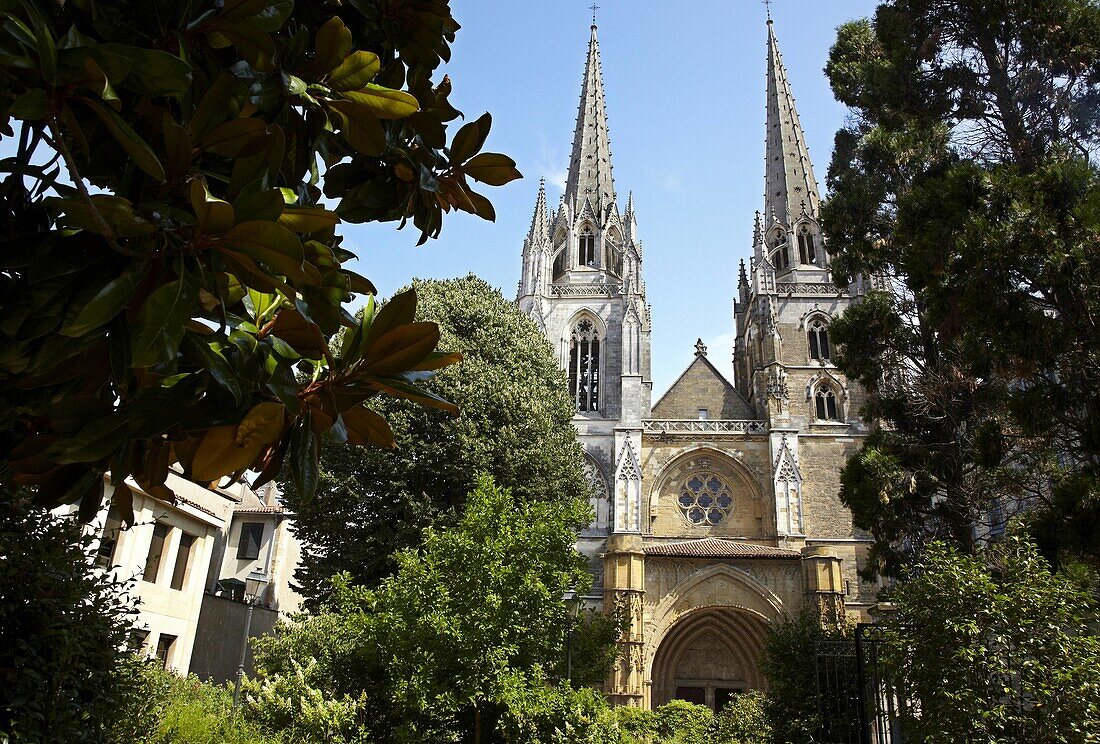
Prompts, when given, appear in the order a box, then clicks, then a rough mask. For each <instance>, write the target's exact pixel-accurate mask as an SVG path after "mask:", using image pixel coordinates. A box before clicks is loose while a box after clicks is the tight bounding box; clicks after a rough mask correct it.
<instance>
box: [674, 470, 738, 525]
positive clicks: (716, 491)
mask: <svg viewBox="0 0 1100 744" xmlns="http://www.w3.org/2000/svg"><path fill="white" fill-rule="evenodd" d="M679 504H680V511H682V512H683V513H684V516H685V517H687V518H688V521H690V522H691V523H692V524H698V525H714V524H718V523H719V522H721V521H722V520H723V519H724V518H725V516H726V515H727V514H729V512H730V508H731V507H732V506H733V496H731V495H730V489H729V486H727V485H726V482H725V481H724V480H722V477H721V476H719V475H717V474H715V473H694V474H692V475H690V476H688V479H687V480H686V481H684V484H683V487H682V488H681V489H680V498H679Z"/></svg>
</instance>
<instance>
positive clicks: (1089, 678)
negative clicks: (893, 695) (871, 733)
mask: <svg viewBox="0 0 1100 744" xmlns="http://www.w3.org/2000/svg"><path fill="white" fill-rule="evenodd" d="M1091 579H1092V580H1091V582H1089V583H1091V584H1092V586H1090V587H1087V588H1082V587H1080V586H1076V585H1075V584H1074V583H1073V582H1071V581H1070V580H1069V579H1067V578H1066V577H1065V576H1062V575H1060V574H1056V573H1052V572H1051V570H1050V565H1049V564H1048V563H1047V562H1046V561H1045V560H1043V558H1041V557H1040V556H1039V554H1038V552H1037V550H1036V549H1035V546H1034V545H1033V544H1032V543H1030V542H1029V541H1028V540H1027V539H1024V538H1021V537H1019V536H1012V537H1009V538H1007V539H1006V540H1004V541H1002V542H1000V543H998V544H997V545H994V546H993V547H991V548H989V549H988V550H987V551H983V552H982V553H981V554H980V555H979V556H976V557H974V556H967V555H963V554H960V553H959V552H958V551H957V550H954V549H952V548H950V547H948V546H946V545H944V544H942V543H935V544H933V545H931V546H930V547H929V549H928V550H927V551H926V552H925V554H924V556H923V557H922V558H921V560H920V561H919V562H918V563H917V564H916V565H915V566H914V567H913V568H912V569H910V570H909V571H907V572H906V574H905V581H903V582H899V583H898V585H897V588H896V590H895V592H894V596H893V599H894V600H895V601H896V612H895V613H892V614H891V615H890V616H888V618H887V622H886V624H887V628H888V629H889V635H888V643H887V645H886V648H887V649H888V653H889V661H890V663H891V665H892V666H893V667H894V668H895V669H896V670H898V671H897V673H896V674H897V677H896V681H897V683H898V684H899V686H900V688H901V689H904V690H907V691H908V693H909V694H910V696H911V699H912V700H913V701H915V702H918V703H919V708H918V710H919V715H918V716H916V717H915V718H913V719H911V720H909V721H908V722H907V726H908V727H910V728H911V731H910V732H909V733H908V735H907V736H906V741H910V740H912V741H917V742H947V741H983V742H993V743H995V744H1002V743H1003V744H1009V743H1010V742H1012V743H1014V742H1023V741H1027V742H1042V743H1043V744H1046V743H1047V742H1050V743H1052V744H1053V743H1054V742H1059V743H1061V742H1081V743H1083V742H1089V741H1095V740H1096V738H1097V737H1098V736H1100V639H1098V638H1097V636H1096V635H1095V634H1093V633H1092V632H1090V630H1089V628H1095V623H1096V620H1097V614H1096V600H1095V596H1094V593H1093V590H1094V589H1095V575H1094V574H1093V575H1092V576H1091Z"/></svg>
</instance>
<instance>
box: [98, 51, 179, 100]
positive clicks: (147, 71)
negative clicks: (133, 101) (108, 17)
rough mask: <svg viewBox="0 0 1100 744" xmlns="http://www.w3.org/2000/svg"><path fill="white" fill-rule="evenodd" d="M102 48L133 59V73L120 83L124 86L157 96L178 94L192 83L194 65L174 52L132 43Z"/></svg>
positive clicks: (131, 70)
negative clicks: (192, 67) (192, 66)
mask: <svg viewBox="0 0 1100 744" xmlns="http://www.w3.org/2000/svg"><path fill="white" fill-rule="evenodd" d="M99 48H100V49H101V50H102V51H105V52H109V53H111V54H114V55H117V56H119V57H123V58H125V59H127V60H128V61H129V62H130V74H129V75H127V76H126V78H125V79H124V80H123V81H122V82H121V83H120V85H121V86H122V87H124V88H129V89H130V90H132V91H135V92H137V93H141V94H142V95H146V96H153V97H157V96H174V95H178V94H180V93H182V92H183V91H185V90H187V87H188V86H189V85H191V65H189V64H187V63H186V62H184V61H183V60H182V59H180V58H179V57H177V56H175V55H174V54H169V53H168V52H163V51H160V50H159V49H148V48H146V47H137V46H130V45H128V44H115V43H111V44H101V45H100V47H99Z"/></svg>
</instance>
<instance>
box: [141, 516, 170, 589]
mask: <svg viewBox="0 0 1100 744" xmlns="http://www.w3.org/2000/svg"><path fill="white" fill-rule="evenodd" d="M170 529H171V527H169V526H168V525H166V524H164V523H163V522H157V523H156V524H155V525H153V539H152V540H150V541H149V555H147V556H146V557H145V573H143V574H142V575H141V578H142V580H143V581H148V582H149V583H150V584H155V583H156V581H157V574H159V573H160V557H161V554H162V553H163V552H164V541H165V540H166V539H168V531H169V530H170Z"/></svg>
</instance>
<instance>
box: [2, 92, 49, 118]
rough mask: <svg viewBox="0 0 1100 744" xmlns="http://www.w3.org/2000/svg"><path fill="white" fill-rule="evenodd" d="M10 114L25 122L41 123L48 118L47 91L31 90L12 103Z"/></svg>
mask: <svg viewBox="0 0 1100 744" xmlns="http://www.w3.org/2000/svg"><path fill="white" fill-rule="evenodd" d="M8 111H9V113H11V115H12V116H14V117H15V118H16V119H22V120H23V121H41V120H42V119H45V118H46V113H47V105H46V91H44V90H42V89H41V88H31V89H30V90H28V91H27V92H26V93H24V94H23V95H21V96H19V97H18V98H16V99H15V101H13V102H12V104H11V108H9V109H8Z"/></svg>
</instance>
